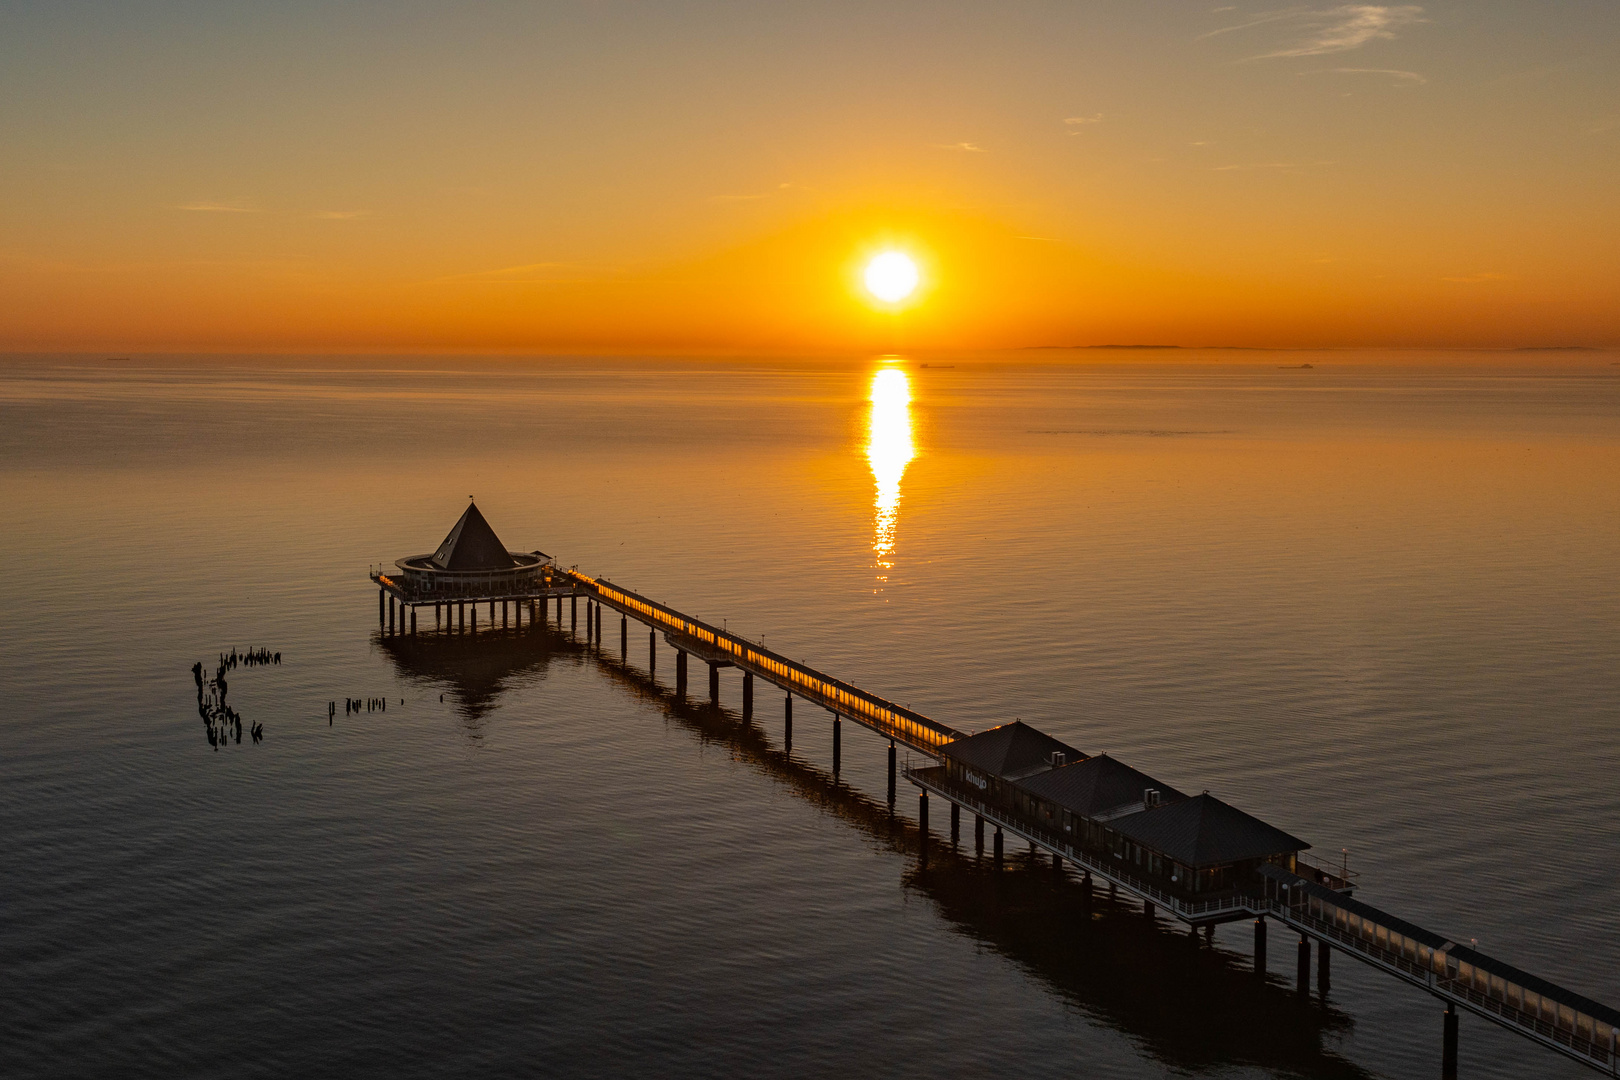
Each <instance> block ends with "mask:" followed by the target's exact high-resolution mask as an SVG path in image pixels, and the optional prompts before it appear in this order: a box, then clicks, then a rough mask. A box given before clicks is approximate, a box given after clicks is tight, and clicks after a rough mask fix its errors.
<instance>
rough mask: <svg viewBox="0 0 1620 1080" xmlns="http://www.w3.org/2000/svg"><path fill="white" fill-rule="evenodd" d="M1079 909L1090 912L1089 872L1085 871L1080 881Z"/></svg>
mask: <svg viewBox="0 0 1620 1080" xmlns="http://www.w3.org/2000/svg"><path fill="white" fill-rule="evenodd" d="M1080 907H1081V910H1083V911H1090V910H1091V871H1090V870H1087V871H1086V873H1085V876H1084V877H1082V878H1081V879H1080Z"/></svg>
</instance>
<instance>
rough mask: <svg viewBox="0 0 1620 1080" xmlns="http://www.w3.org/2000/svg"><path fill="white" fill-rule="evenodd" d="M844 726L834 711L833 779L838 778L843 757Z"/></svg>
mask: <svg viewBox="0 0 1620 1080" xmlns="http://www.w3.org/2000/svg"><path fill="white" fill-rule="evenodd" d="M843 736H844V732H843V728H842V726H841V725H840V723H839V720H838V714H837V713H833V779H834V780H836V779H838V766H839V764H840V763H841V761H840V759H841V758H842V757H843V750H844V748H843V745H842V744H843Z"/></svg>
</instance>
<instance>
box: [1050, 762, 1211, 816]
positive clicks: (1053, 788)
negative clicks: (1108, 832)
mask: <svg viewBox="0 0 1620 1080" xmlns="http://www.w3.org/2000/svg"><path fill="white" fill-rule="evenodd" d="M1018 785H1019V786H1020V787H1022V788H1023V789H1024V790H1026V791H1028V792H1030V793H1032V794H1035V795H1039V796H1040V797H1041V798H1043V799H1046V800H1048V801H1049V802H1054V803H1056V804H1057V805H1059V806H1061V807H1063V808H1064V809H1065V810H1068V811H1070V812H1071V813H1075V814H1080V815H1082V816H1083V817H1088V818H1095V817H1102V816H1105V815H1106V814H1107V813H1108V811H1110V810H1119V809H1120V808H1122V807H1126V806H1133V807H1135V808H1136V809H1138V810H1140V809H1141V808H1142V794H1143V792H1144V791H1146V790H1147V789H1148V788H1153V789H1154V790H1156V791H1158V793H1159V799H1160V801H1161V802H1166V803H1168V802H1174V801H1176V800H1179V799H1185V798H1186V797H1187V796H1186V795H1184V794H1182V793H1181V792H1179V791H1177V790H1176V789H1175V788H1173V787H1171V786H1170V785H1169V784H1164V783H1160V782H1159V781H1157V780H1155V779H1153V777H1151V776H1149V775H1148V774H1147V773H1144V772H1138V771H1137V770H1135V769H1133V768H1131V767H1130V766H1129V765H1126V764H1124V763H1123V762H1120V761H1115V760H1114V759H1113V758H1111V757H1109V756H1108V755H1107V754H1098V755H1097V756H1096V757H1093V758H1087V759H1086V760H1084V761H1078V762H1075V763H1074V764H1073V765H1065V766H1063V768H1061V769H1049V770H1047V771H1046V772H1039V773H1035V774H1034V775H1033V776H1030V777H1027V778H1026V779H1023V780H1020V781H1019V782H1018Z"/></svg>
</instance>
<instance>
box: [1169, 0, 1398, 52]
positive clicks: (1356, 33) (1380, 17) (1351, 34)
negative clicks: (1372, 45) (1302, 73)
mask: <svg viewBox="0 0 1620 1080" xmlns="http://www.w3.org/2000/svg"><path fill="white" fill-rule="evenodd" d="M1427 21H1428V20H1426V19H1424V18H1423V8H1421V7H1419V6H1417V5H1416V4H1340V5H1338V6H1336V7H1330V8H1305V7H1295V8H1285V9H1283V10H1281V11H1270V12H1266V13H1264V14H1262V15H1257V16H1255V17H1254V18H1252V19H1249V20H1248V21H1246V22H1241V23H1237V24H1236V25H1233V26H1223V27H1221V28H1220V29H1218V30H1211V31H1209V32H1208V33H1205V34H1200V35H1199V38H1200V39H1203V38H1211V37H1216V36H1218V35H1220V34H1230V33H1234V32H1236V31H1239V30H1250V29H1253V28H1254V27H1257V26H1269V25H1285V26H1293V27H1298V28H1300V29H1301V30H1303V31H1304V32H1305V37H1304V39H1303V40H1302V41H1300V42H1298V43H1297V44H1295V45H1292V46H1289V47H1288V48H1283V49H1277V50H1275V51H1273V52H1268V53H1261V54H1259V55H1257V56H1251V57H1249V58H1248V59H1250V60H1273V59H1280V58H1286V57H1299V56H1324V55H1327V54H1330V53H1341V52H1350V51H1351V50H1352V49H1359V48H1361V47H1362V46H1363V45H1366V44H1367V43H1369V42H1372V41H1380V40H1388V39H1391V38H1394V37H1395V32H1396V31H1397V30H1400V29H1402V28H1404V27H1407V26H1411V25H1413V24H1414V23H1421V22H1427Z"/></svg>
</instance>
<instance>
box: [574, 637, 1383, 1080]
mask: <svg viewBox="0 0 1620 1080" xmlns="http://www.w3.org/2000/svg"><path fill="white" fill-rule="evenodd" d="M547 636H549V637H552V638H554V639H559V640H558V644H557V645H554V646H553V647H554V648H559V647H560V648H559V651H561V650H562V649H568V650H571V649H572V646H571V645H565V644H562V642H565V641H567V640H568V639H567V635H566V634H562V633H558V632H556V631H550V632H548V635H547ZM585 655H586V656H587V657H589V659H590V660H591V662H593V663H594V665H595V667H596V668H597V670H598V671H600V672H601V673H602V674H604V675H606V676H608V677H609V678H610V679H611V680H613V681H614V682H616V683H618V684H620V685H621V686H624V687H625V688H626V689H630V690H633V691H635V692H636V694H637V696H639V697H640V698H642V699H644V700H650V701H657V702H659V703H660V704H661V705H662V707H663V712H664V715H665V717H667V718H668V719H671V720H673V721H675V722H676V723H677V724H678V725H679V726H681V727H683V728H685V729H686V730H687V731H688V732H690V733H691V734H693V735H695V736H696V737H698V738H699V739H701V740H702V741H704V742H705V743H710V744H714V745H720V746H724V747H726V748H727V749H728V750H729V751H730V752H731V756H732V758H733V759H734V760H736V761H740V762H743V763H746V764H747V765H748V766H750V767H751V768H752V769H754V771H755V772H757V773H759V774H761V775H763V776H765V777H767V778H769V779H771V780H773V781H775V782H776V783H779V784H782V785H783V786H785V787H787V788H789V789H791V790H792V791H793V792H794V793H795V794H796V795H798V796H800V797H801V798H803V799H804V800H805V801H807V802H809V803H811V804H813V805H814V806H816V807H817V808H818V809H820V810H821V811H822V812H823V813H826V814H828V815H830V816H832V817H834V818H837V819H839V820H840V821H842V822H844V823H845V824H847V825H850V826H852V827H853V828H855V829H857V830H859V831H860V832H862V833H863V834H865V835H866V836H868V837H870V838H872V839H874V840H876V841H877V842H879V843H881V844H883V845H884V846H886V847H888V848H889V849H890V850H891V851H893V852H894V853H896V854H900V855H903V856H905V857H906V859H907V862H908V864H909V865H908V866H907V869H906V870H905V872H904V874H903V876H902V880H903V883H904V885H905V887H906V888H908V889H911V890H913V891H914V892H916V893H918V894H920V895H922V896H924V897H926V898H927V899H928V900H929V901H930V902H931V903H932V904H933V905H934V908H935V910H936V911H938V912H939V914H940V915H941V916H942V917H944V918H945V919H946V920H948V921H949V922H950V924H951V925H952V926H953V927H954V928H955V929H956V930H958V931H960V932H962V933H965V934H967V935H969V936H970V937H971V938H973V940H975V941H977V942H980V943H982V944H984V945H986V946H988V947H990V948H993V949H995V950H996V951H997V952H998V953H1000V954H1002V955H1003V956H1006V957H1007V958H1008V959H1010V960H1012V961H1014V962H1015V963H1017V964H1019V965H1020V966H1021V967H1023V968H1024V969H1025V970H1027V971H1029V972H1030V973H1032V974H1033V975H1035V976H1036V977H1038V978H1039V979H1041V980H1042V981H1043V982H1044V983H1046V984H1047V985H1048V986H1049V987H1051V988H1052V989H1054V990H1056V991H1057V992H1058V993H1060V994H1061V995H1062V996H1063V998H1064V1000H1065V1001H1066V1002H1068V1003H1069V1004H1070V1005H1072V1006H1074V1007H1076V1008H1078V1009H1080V1010H1081V1011H1083V1012H1084V1013H1085V1014H1086V1015H1087V1016H1088V1017H1089V1018H1091V1019H1092V1020H1094V1021H1096V1022H1097V1023H1099V1024H1102V1025H1104V1026H1106V1027H1109V1028H1112V1029H1114V1030H1117V1031H1119V1032H1122V1033H1123V1034H1125V1035H1127V1036H1129V1037H1131V1038H1132V1039H1134V1040H1135V1041H1136V1042H1137V1044H1138V1045H1139V1046H1140V1047H1141V1048H1142V1049H1144V1050H1145V1051H1146V1052H1148V1053H1149V1054H1151V1055H1152V1056H1153V1057H1154V1058H1156V1059H1158V1060H1160V1061H1161V1062H1163V1063H1164V1064H1165V1065H1166V1066H1168V1067H1171V1068H1177V1069H1195V1068H1204V1067H1209V1066H1213V1065H1222V1066H1230V1065H1253V1066H1258V1067H1261V1068H1267V1069H1281V1070H1289V1071H1294V1072H1298V1073H1300V1074H1303V1075H1307V1076H1319V1077H1343V1078H1346V1080H1350V1078H1360V1077H1365V1076H1367V1075H1368V1074H1367V1073H1366V1072H1365V1071H1364V1070H1362V1069H1360V1068H1359V1067H1357V1066H1356V1065H1355V1064H1353V1063H1352V1062H1349V1061H1347V1060H1346V1059H1344V1058H1343V1057H1341V1056H1339V1055H1337V1054H1335V1053H1333V1052H1332V1051H1331V1050H1328V1049H1325V1048H1324V1047H1323V1045H1322V1042H1323V1037H1324V1036H1326V1035H1330V1034H1331V1033H1334V1032H1339V1031H1344V1030H1347V1029H1348V1028H1349V1027H1350V1026H1351V1023H1352V1022H1351V1020H1350V1019H1349V1017H1347V1016H1346V1015H1345V1014H1344V1013H1343V1012H1341V1011H1339V1010H1337V1009H1334V1008H1332V1007H1331V1006H1329V1005H1328V1004H1327V1003H1326V1002H1325V1001H1322V1000H1320V999H1313V1000H1312V1001H1310V1002H1304V1001H1301V1000H1300V999H1299V997H1298V996H1297V995H1296V994H1294V993H1293V992H1292V991H1291V990H1290V989H1289V988H1287V984H1286V983H1285V982H1284V981H1283V980H1272V981H1268V982H1266V983H1263V984H1260V983H1256V981H1255V979H1254V977H1253V974H1252V973H1251V972H1250V970H1249V966H1248V962H1247V960H1245V959H1244V958H1242V957H1240V956H1238V955H1237V954H1234V953H1230V952H1227V951H1225V950H1222V949H1219V948H1210V947H1208V946H1206V945H1203V944H1200V943H1199V942H1198V941H1197V939H1196V938H1194V937H1192V936H1189V935H1183V934H1179V933H1174V932H1171V931H1169V930H1167V929H1165V924H1164V923H1162V922H1155V921H1150V920H1147V919H1145V918H1143V916H1142V913H1141V910H1140V908H1138V907H1137V906H1136V905H1134V904H1124V903H1121V904H1111V903H1109V902H1108V901H1107V900H1105V899H1103V898H1102V897H1100V896H1099V897H1098V898H1097V899H1096V900H1095V902H1094V903H1093V904H1092V910H1091V914H1090V917H1087V914H1086V909H1085V906H1084V902H1083V900H1082V897H1081V892H1080V889H1079V888H1078V884H1077V882H1076V881H1075V879H1074V878H1073V877H1072V876H1070V875H1069V874H1066V873H1054V871H1053V870H1052V868H1051V867H1050V865H1048V864H1047V863H1046V862H1045V861H1044V860H1041V859H1026V858H1023V857H1016V858H1012V859H1009V860H1007V861H1006V865H1005V866H1004V867H1003V868H1002V869H1000V870H997V869H995V868H994V863H993V861H992V860H991V859H990V858H988V857H978V858H976V857H975V856H974V854H973V852H972V850H971V845H969V846H968V847H964V848H957V847H955V846H954V845H950V844H940V843H936V846H935V848H934V850H933V851H932V853H931V857H930V858H929V860H928V862H927V863H926V865H924V864H921V863H920V862H919V861H918V860H917V859H916V858H915V854H916V852H917V851H918V841H919V832H918V828H917V825H916V823H915V822H913V821H911V820H909V819H908V818H906V817H905V816H903V815H899V814H896V813H895V812H894V809H893V808H892V807H891V806H890V805H888V804H887V803H885V802H881V801H879V800H877V799H874V798H872V797H870V796H868V795H866V794H864V793H862V792H860V791H858V790H856V789H854V788H852V787H850V786H849V785H848V784H846V783H844V782H842V781H841V780H839V779H838V777H836V776H834V775H833V774H832V773H830V772H827V771H825V770H823V769H821V768H819V767H817V766H816V765H814V764H811V763H809V762H807V761H805V760H804V759H803V758H802V757H797V756H795V755H793V754H792V752H791V751H789V750H785V749H782V748H781V747H780V746H778V745H775V744H773V743H772V741H771V740H770V739H769V738H768V737H767V736H766V734H765V732H764V730H763V729H762V728H761V727H759V726H758V725H757V724H755V723H753V722H752V721H751V720H747V721H745V720H744V719H743V718H742V716H741V715H740V714H738V713H736V712H733V711H731V710H728V709H725V708H722V707H720V706H716V705H712V704H707V703H705V704H698V703H695V702H693V701H691V700H689V699H687V698H684V697H682V696H680V695H678V694H676V693H675V692H674V691H672V690H670V689H668V688H666V687H665V686H664V685H663V684H661V683H659V682H658V681H657V680H656V679H655V678H654V677H653V676H652V675H651V674H649V673H647V672H646V671H644V670H642V669H639V668H637V667H635V666H634V665H632V664H627V663H625V662H624V661H622V660H620V659H617V658H614V657H612V656H611V655H610V654H608V653H605V652H603V651H602V650H600V649H597V650H587V651H586V653H585Z"/></svg>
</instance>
